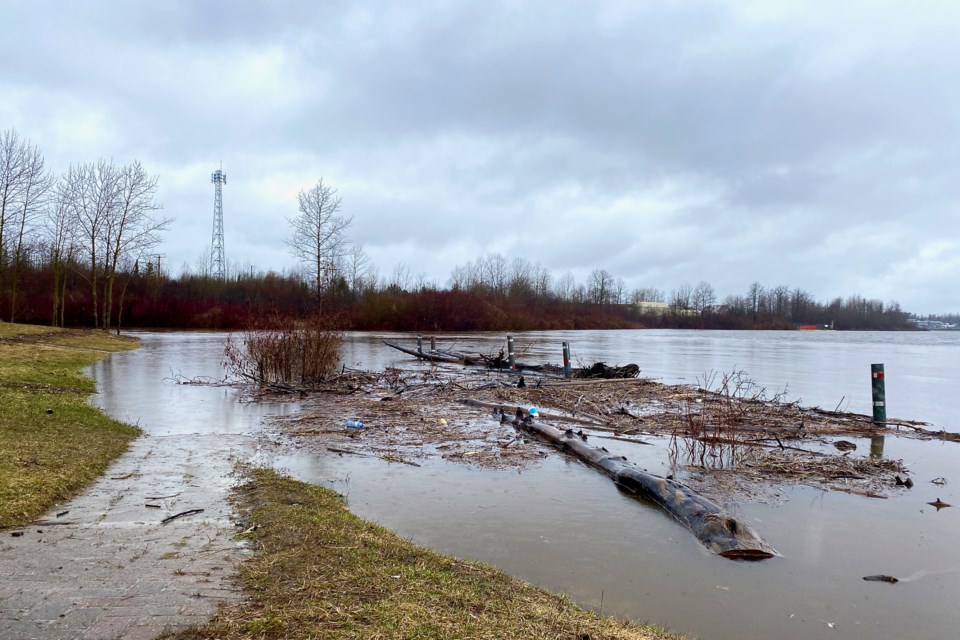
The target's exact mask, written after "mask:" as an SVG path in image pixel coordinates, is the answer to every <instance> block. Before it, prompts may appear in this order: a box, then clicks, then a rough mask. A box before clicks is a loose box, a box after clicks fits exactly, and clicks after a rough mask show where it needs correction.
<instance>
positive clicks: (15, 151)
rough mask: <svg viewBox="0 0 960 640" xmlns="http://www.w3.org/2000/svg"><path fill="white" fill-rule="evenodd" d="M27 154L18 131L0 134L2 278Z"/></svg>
mask: <svg viewBox="0 0 960 640" xmlns="http://www.w3.org/2000/svg"><path fill="white" fill-rule="evenodd" d="M26 155H27V151H26V144H25V143H24V141H23V140H21V139H20V136H19V135H18V134H17V132H16V131H14V130H12V129H9V130H7V131H4V132H3V134H2V135H0V278H2V277H3V275H4V271H5V270H6V266H7V257H8V255H9V253H8V244H9V236H10V231H9V230H10V228H11V226H12V225H13V224H14V219H15V216H16V215H17V212H18V211H19V207H18V205H17V203H18V200H19V198H20V194H21V192H22V190H23V179H24V175H25V174H26V171H27V169H26V165H27V162H26Z"/></svg>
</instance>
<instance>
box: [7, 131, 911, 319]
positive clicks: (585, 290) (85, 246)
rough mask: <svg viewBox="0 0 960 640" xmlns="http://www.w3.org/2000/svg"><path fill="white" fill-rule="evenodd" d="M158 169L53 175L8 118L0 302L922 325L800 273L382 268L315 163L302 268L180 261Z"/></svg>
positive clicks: (121, 312) (204, 310) (517, 265)
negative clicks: (737, 280) (166, 253)
mask: <svg viewBox="0 0 960 640" xmlns="http://www.w3.org/2000/svg"><path fill="white" fill-rule="evenodd" d="M157 189H158V179H157V178H156V177H155V176H150V175H149V174H148V173H147V172H146V170H145V169H144V168H143V167H142V166H141V164H140V163H139V162H136V161H134V162H132V163H130V164H128V165H116V164H114V163H113V161H106V160H100V161H97V162H91V163H86V164H77V165H72V166H71V167H70V168H69V169H68V170H67V172H66V173H64V174H62V175H59V176H57V175H54V174H53V173H52V172H50V171H49V170H48V169H47V168H46V167H45V166H44V159H43V156H42V155H41V153H40V151H39V150H38V149H37V147H35V146H33V145H32V144H30V142H29V141H27V140H25V139H23V138H21V137H20V136H19V135H18V134H17V133H16V132H15V131H6V132H3V133H2V134H0V318H2V319H4V320H10V321H18V322H28V323H38V324H52V325H55V326H92V327H97V328H102V329H109V328H117V329H118V330H119V328H120V327H121V325H122V326H124V327H141V328H209V329H238V328H247V327H250V326H255V325H257V324H263V323H268V322H272V321H273V320H276V319H278V318H284V317H297V316H305V315H310V314H315V313H318V312H323V313H325V314H327V313H331V314H337V315H338V316H339V317H340V318H341V319H342V326H343V327H344V328H348V329H355V330H395V331H483V330H489V331H502V330H516V331H519V330H538V329H539V330H545V329H626V328H647V327H649V328H695V329H793V328H797V327H798V326H803V325H807V326H816V327H818V328H826V327H832V328H835V329H874V330H899V329H909V328H913V326H912V325H911V324H910V323H909V322H908V318H909V317H910V315H909V314H908V313H906V312H904V311H903V310H902V309H901V308H900V306H899V305H898V304H897V303H895V302H894V303H884V302H882V301H880V300H869V299H865V298H863V297H861V296H859V295H852V296H850V297H848V298H845V299H843V298H836V299H834V300H832V301H830V302H827V303H823V302H819V301H817V300H815V299H814V298H813V296H812V295H811V294H809V293H807V292H805V291H803V290H801V289H799V288H790V287H788V286H786V285H780V286H764V285H761V284H760V283H759V282H754V283H753V284H751V285H749V287H748V288H747V290H746V292H745V293H744V295H733V296H727V297H726V298H724V299H723V300H719V299H718V296H717V294H716V292H715V291H714V289H713V287H712V286H711V285H710V284H709V283H707V282H700V283H699V284H696V285H684V286H681V287H678V288H676V289H674V290H672V291H670V292H669V293H665V292H664V291H662V290H660V289H657V288H655V287H644V288H638V289H628V287H627V286H626V283H625V281H624V280H623V278H617V277H614V276H613V275H611V274H610V273H609V272H607V271H606V270H604V269H595V270H594V271H592V272H591V273H590V275H589V276H588V277H587V280H586V282H578V281H577V280H576V278H575V277H574V276H573V275H572V274H570V273H566V274H564V275H562V276H560V277H555V276H554V275H553V274H552V273H551V272H550V271H549V270H548V269H546V268H545V267H543V266H542V265H541V264H539V263H536V264H533V263H530V262H529V261H527V260H526V259H524V258H522V257H513V258H508V257H506V256H503V255H502V254H499V253H490V254H487V255H484V256H481V257H479V258H477V259H476V260H474V261H470V262H467V263H466V264H463V265H459V266H457V267H455V268H454V269H453V272H452V273H451V276H450V279H449V281H448V283H447V285H446V287H441V286H439V285H438V284H437V283H434V282H430V281H428V279H427V278H426V277H425V276H418V277H411V276H410V273H409V270H408V269H407V268H406V267H405V266H404V265H402V264H401V265H398V266H397V267H395V268H394V269H393V271H392V272H391V274H390V275H389V276H382V275H380V274H379V273H378V272H377V270H376V268H375V267H373V266H372V265H371V263H370V260H369V258H368V257H367V256H366V254H365V253H364V251H363V249H362V247H361V246H360V245H359V244H356V243H353V242H350V241H349V239H348V238H347V235H346V231H347V230H348V228H349V226H350V222H351V220H350V218H348V217H344V216H343V215H341V214H340V209H341V204H342V203H341V199H340V198H339V197H338V196H337V194H336V190H335V189H333V188H332V187H330V186H329V185H326V184H324V182H323V180H322V179H321V180H320V181H319V182H318V183H317V185H316V186H314V187H312V188H310V189H307V190H304V191H302V192H301V193H300V195H299V197H298V204H299V209H300V211H299V214H298V215H296V216H294V217H293V218H291V219H290V220H289V223H290V225H291V238H290V240H289V243H288V244H289V245H290V248H291V252H292V253H293V255H295V256H296V257H297V258H298V259H299V260H300V262H301V265H302V268H301V270H298V271H295V272H291V273H282V274H280V273H274V272H269V273H263V272H256V271H255V269H254V268H253V267H246V268H238V267H237V266H235V265H231V264H230V263H228V264H227V274H226V276H225V277H224V278H223V279H220V278H216V277H214V276H213V275H212V272H211V269H210V261H209V260H208V259H206V260H204V259H202V260H201V261H200V265H199V267H198V268H197V269H195V270H191V269H190V268H189V267H184V268H183V270H182V272H181V274H180V275H179V276H173V275H172V274H170V273H169V272H168V270H165V269H164V267H165V266H166V265H163V264H162V258H161V257H160V254H158V253H156V251H157V247H158V246H159V245H160V243H161V241H162V233H163V232H164V231H166V230H167V229H168V228H169V226H170V223H171V220H169V219H166V218H163V217H160V216H159V215H158V212H159V211H160V210H161V205H160V204H159V203H158V202H156V200H155V196H156V193H157Z"/></svg>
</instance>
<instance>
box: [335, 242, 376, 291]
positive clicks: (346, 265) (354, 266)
mask: <svg viewBox="0 0 960 640" xmlns="http://www.w3.org/2000/svg"><path fill="white" fill-rule="evenodd" d="M342 263H343V266H342V267H341V268H340V270H341V271H342V272H343V274H344V277H345V278H346V279H347V284H348V285H349V287H350V292H351V293H352V294H353V295H355V296H356V295H359V294H360V293H361V292H362V291H363V290H364V289H366V288H367V287H368V286H369V282H370V256H368V255H367V253H366V252H365V251H364V250H363V245H361V244H359V243H356V242H354V243H352V244H351V245H350V249H349V250H348V251H347V252H346V254H345V255H344V257H343V261H342Z"/></svg>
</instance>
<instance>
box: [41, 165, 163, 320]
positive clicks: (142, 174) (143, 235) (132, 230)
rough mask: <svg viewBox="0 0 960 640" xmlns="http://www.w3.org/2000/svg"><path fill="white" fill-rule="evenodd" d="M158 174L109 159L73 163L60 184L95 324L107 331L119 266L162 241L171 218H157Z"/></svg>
mask: <svg viewBox="0 0 960 640" xmlns="http://www.w3.org/2000/svg"><path fill="white" fill-rule="evenodd" d="M156 191H157V178H156V177H154V176H150V175H148V174H147V172H146V171H145V170H144V168H143V166H142V165H141V164H140V163H139V162H133V163H131V164H129V165H126V166H121V167H118V166H116V165H114V164H113V162H111V161H108V160H100V161H98V162H96V163H87V164H81V165H77V166H71V167H70V169H69V171H68V172H67V174H66V176H65V177H64V178H63V180H62V182H61V186H60V187H58V195H57V198H58V200H60V201H65V202H66V203H67V207H68V210H69V212H70V215H71V217H72V218H73V224H72V226H73V227H74V229H75V237H76V238H77V239H78V245H79V247H80V249H81V251H82V252H83V254H84V256H85V258H86V259H87V261H88V265H89V279H88V280H89V285H90V292H91V296H92V301H93V322H94V327H102V328H103V329H109V328H110V323H111V318H112V315H113V313H112V312H113V289H114V283H115V281H116V278H117V272H118V265H120V264H121V263H123V262H124V261H125V260H126V261H128V262H131V263H133V262H135V261H136V259H137V257H138V256H139V255H141V254H143V253H145V252H147V251H148V250H150V249H151V248H153V247H155V246H156V245H157V244H158V243H159V242H160V233H161V232H162V231H165V230H166V229H168V228H169V226H170V223H171V221H170V220H169V219H157V218H155V217H154V212H155V211H157V210H158V209H160V205H159V204H157V203H156V201H155V200H154V197H155V195H156Z"/></svg>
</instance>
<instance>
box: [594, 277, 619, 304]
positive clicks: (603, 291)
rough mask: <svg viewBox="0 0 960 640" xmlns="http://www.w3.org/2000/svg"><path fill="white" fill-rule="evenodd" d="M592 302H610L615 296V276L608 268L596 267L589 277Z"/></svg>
mask: <svg viewBox="0 0 960 640" xmlns="http://www.w3.org/2000/svg"><path fill="white" fill-rule="evenodd" d="M588 282H589V292H588V295H589V296H590V302H592V303H593V304H609V302H610V300H611V298H612V297H613V289H614V281H613V276H612V275H610V272H609V271H607V270H606V269H594V270H593V271H591V272H590V277H589V280H588Z"/></svg>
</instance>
